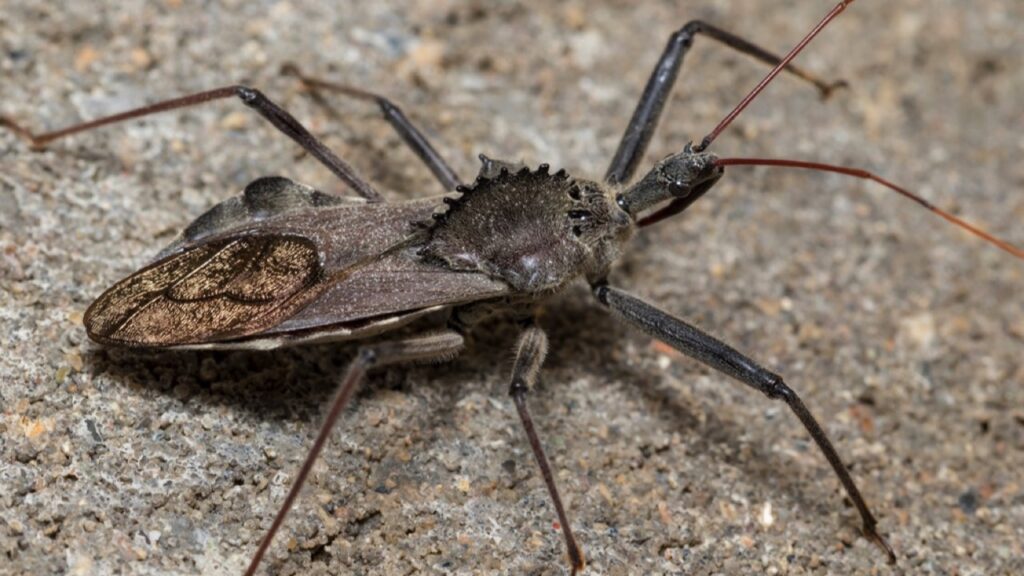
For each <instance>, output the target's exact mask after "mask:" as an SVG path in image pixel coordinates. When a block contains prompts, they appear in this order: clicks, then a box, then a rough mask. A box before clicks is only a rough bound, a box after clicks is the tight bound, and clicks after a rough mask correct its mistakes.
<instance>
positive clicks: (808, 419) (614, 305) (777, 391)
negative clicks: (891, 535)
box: [594, 285, 896, 563]
mask: <svg viewBox="0 0 1024 576" xmlns="http://www.w3.org/2000/svg"><path fill="white" fill-rule="evenodd" d="M594 295H595V296H597V299H598V300H600V301H601V303H602V304H604V305H605V306H608V307H609V308H610V309H611V310H613V311H614V312H615V313H616V314H618V315H619V316H621V317H622V318H624V319H625V320H626V321H628V322H629V323H630V324H632V325H634V326H636V327H637V328H639V329H640V330H643V331H644V332H646V333H648V334H650V335H651V336H654V337H655V338H657V339H659V340H661V341H663V342H665V343H666V344H668V345H670V346H672V347H673V348H675V349H676V350H679V351H680V352H682V353H683V354H686V355H687V356H690V357H691V358H693V359H695V360H698V361H700V362H702V363H704V364H707V365H708V366H710V367H712V368H714V369H715V370H718V371H719V372H722V373H724V374H727V375H729V376H732V377H733V378H735V379H737V380H739V381H740V382H743V383H744V384H746V385H748V386H750V387H752V388H755V389H756V390H759V391H761V392H762V393H764V394H765V395H766V396H768V397H769V398H771V399H773V400H782V401H784V402H785V403H786V404H787V405H788V406H789V408H790V410H792V411H793V413H794V414H796V417H797V418H799V419H800V422H801V423H802V424H803V425H804V428H806V429H807V432H808V433H809V434H810V435H811V438H813V439H814V442H815V443H816V444H817V445H818V448H819V449H821V451H822V453H823V454H824V455H825V458H826V459H827V460H828V463H829V464H830V465H831V466H832V469H833V470H834V471H835V473H836V476H838V477H839V481H840V483H842V485H843V488H844V489H845V490H846V494H847V495H848V496H849V497H850V500H851V501H852V502H853V504H854V506H856V508H857V511H858V512H859V513H860V517H861V520H862V522H863V531H864V535H865V536H867V537H868V538H869V539H871V540H872V541H873V542H875V544H877V545H878V546H879V547H880V548H881V549H882V550H883V551H884V552H885V553H886V555H887V556H888V557H889V562H890V563H894V562H896V554H895V553H894V552H893V550H892V547H890V546H889V544H888V542H886V541H885V539H884V538H883V537H882V536H881V535H880V534H879V533H878V531H877V530H876V529H875V527H876V525H877V521H876V520H875V517H874V515H872V514H871V510H869V509H868V505H867V504H866V503H865V502H864V498H863V497H862V496H861V494H860V490H858V489H857V485H856V484H854V482H853V478H852V477H851V476H850V472H849V470H847V469H846V465H844V464H843V461H842V460H841V459H840V458H839V454H838V453H837V452H836V449H835V448H834V447H833V446H832V442H831V441H830V440H829V439H828V436H826V435H825V431H824V430H823V429H822V428H821V425H820V424H818V421H817V420H816V419H815V418H814V416H812V415H811V412H810V411H809V410H808V409H807V407H806V406H804V403H803V401H801V400H800V397H799V396H798V395H797V393H796V392H794V391H793V389H792V388H790V387H789V386H788V385H786V383H785V382H783V380H782V377H781V376H779V375H777V374H775V373H773V372H770V371H769V370H767V369H765V368H763V367H761V366H760V365H759V364H758V363H757V362H755V361H754V360H752V359H750V358H748V357H747V356H744V355H743V354H741V353H740V352H738V351H736V350H735V349H734V348H732V347H730V346H729V345H727V344H725V343H724V342H722V341H720V340H718V339H716V338H715V337H713V336H711V335H709V334H705V333H704V332H702V331H701V330H699V329H698V328H696V327H694V326H691V325H690V324H687V323H686V322H683V321H682V320H680V319H679V318H676V317H674V316H672V315H670V314H668V313H666V312H664V311H662V310H659V309H658V308H656V307H654V306H652V305H650V304H648V303H647V302H644V301H643V300H640V299H639V298H636V297H634V296H630V295H629V294H627V293H625V292H623V291H621V290H618V289H616V288H612V287H610V286H606V285H597V286H595V287H594Z"/></svg>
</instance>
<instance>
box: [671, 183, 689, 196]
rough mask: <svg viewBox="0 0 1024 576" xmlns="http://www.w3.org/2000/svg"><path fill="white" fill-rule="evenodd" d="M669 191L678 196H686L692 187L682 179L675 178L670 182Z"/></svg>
mask: <svg viewBox="0 0 1024 576" xmlns="http://www.w3.org/2000/svg"><path fill="white" fill-rule="evenodd" d="M668 191H669V193H670V194H672V195H673V196H675V197H676V198H685V197H686V196H689V195H690V187H689V186H687V185H686V183H685V182H683V181H682V180H673V181H671V182H669V183H668Z"/></svg>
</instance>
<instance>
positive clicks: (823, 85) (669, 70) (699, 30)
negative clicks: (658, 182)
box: [604, 20, 844, 184]
mask: <svg viewBox="0 0 1024 576" xmlns="http://www.w3.org/2000/svg"><path fill="white" fill-rule="evenodd" d="M697 34H704V35H705V36H708V37H710V38H712V39H714V40H717V41H718V42H721V43H722V44H725V45H726V46H728V47H730V48H732V49H733V50H737V51H739V52H742V53H743V54H746V55H748V56H751V57H753V58H756V59H758V60H760V61H762V62H764V63H766V64H769V65H772V66H775V65H777V64H778V63H779V62H781V61H782V58H781V57H779V56H776V55H775V54H772V53H771V52H769V51H767V50H765V49H764V48H761V47H760V46H758V45H757V44H754V43H753V42H749V41H747V40H744V39H743V38H741V37H739V36H736V35H735V34H731V33H729V32H726V31H725V30H722V29H720V28H716V27H715V26H712V25H711V24H708V23H707V22H702V21H700V20H693V21H691V22H688V23H686V25H685V26H683V27H682V28H680V29H679V30H676V31H675V32H674V33H673V34H672V36H671V37H669V39H668V45H667V46H665V51H664V52H663V53H662V54H661V58H659V59H658V64H657V65H656V66H655V67H654V70H652V71H651V77H650V78H649V79H648V80H647V86H645V87H644V93H643V95H642V96H640V101H639V102H637V105H636V110H634V111H633V117H632V118H631V119H630V120H629V126H627V127H626V132H625V133H624V134H623V135H622V141H621V142H619V148H618V149H617V150H616V151H615V157H614V158H612V161H611V164H610V165H609V166H608V172H606V173H605V176H604V179H605V182H608V183H610V184H627V183H628V182H629V180H630V179H631V178H632V177H633V173H634V172H635V171H636V167H637V164H639V163H640V159H641V158H642V157H643V155H644V152H645V151H646V150H647V144H648V143H649V142H650V141H651V136H653V135H654V129H655V128H657V127H658V118H659V117H661V111H662V109H663V108H664V107H665V102H666V101H667V100H668V96H669V94H670V93H671V92H672V87H673V86H674V85H675V83H676V76H678V75H679V67H680V66H682V64H683V57H684V56H686V53H687V52H688V51H689V50H690V47H691V46H692V45H693V39H694V38H695V37H696V36H697ZM784 70H785V71H786V72H789V73H790V74H793V75H795V76H797V77H799V78H801V79H803V80H806V81H808V82H810V83H812V84H814V85H815V86H816V87H817V88H818V91H819V92H821V95H822V96H828V95H829V94H830V93H831V92H832V91H833V90H835V89H836V88H838V87H840V86H843V85H844V83H843V82H842V81H840V82H832V83H828V82H825V81H823V80H821V79H820V78H818V77H817V76H815V75H813V74H811V73H810V72H806V71H804V70H803V69H801V68H798V67H796V66H794V65H792V64H788V65H786V67H785V68H784Z"/></svg>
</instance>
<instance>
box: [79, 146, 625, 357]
mask: <svg viewBox="0 0 1024 576" xmlns="http://www.w3.org/2000/svg"><path fill="white" fill-rule="evenodd" d="M482 160H483V162H484V166H483V169H482V170H481V172H480V175H479V176H478V178H477V180H476V182H475V183H474V184H473V185H472V186H468V187H460V188H459V189H458V191H459V192H460V193H461V195H460V196H458V197H440V198H428V199H423V200H413V201H408V202H403V203H393V204H385V203H376V202H366V201H364V200H362V199H345V198H337V197H332V196H328V195H326V194H323V193H321V192H318V191H316V190H314V189H312V188H309V187H307V186H304V185H301V184H297V183H295V182H293V181H291V180H288V179H286V178H280V177H269V178H261V179H259V180H256V181H255V182H253V183H251V184H250V185H249V186H247V187H246V189H245V190H244V192H243V193H242V194H241V195H239V196H237V197H235V198H232V199H229V200H226V201H224V202H221V203H220V204H218V205H216V206H215V207H213V208H212V209H210V210H209V211H208V212H206V213H205V214H203V215H202V216H200V217H199V218H197V219H196V220H195V221H194V222H193V223H192V224H190V225H189V226H188V227H187V228H186V229H185V231H184V232H183V233H182V235H181V236H180V237H179V238H178V239H177V240H175V241H174V242H173V243H171V244H170V245H169V246H168V247H166V248H165V249H164V250H162V251H161V252H160V253H159V254H158V255H157V258H156V260H155V261H154V262H153V263H152V264H150V265H148V266H146V267H145V268H143V269H142V270H140V271H138V272H136V273H135V274H133V275H131V276H129V277H128V278H125V279H124V280H122V281H121V282H118V283H117V284H116V285H114V286H113V287H112V288H110V289H109V290H107V291H106V292H105V293H104V294H103V295H101V296H100V297H99V298H98V299H97V300H96V302H94V303H93V304H92V305H91V306H90V307H89V309H88V311H87V312H86V315H85V325H86V329H87V330H88V333H89V336H90V337H91V338H93V339H94V340H96V341H99V342H101V343H104V344H113V345H122V346H146V347H193V348H194V347H203V348H261V349H266V348H276V347H280V346H285V345H292V344H298V343H306V342H309V341H311V340H315V341H327V340H344V339H351V338H357V337H364V336H367V335H369V334H371V333H380V332H384V331H387V330H389V329H393V328H395V327H398V326H401V325H402V324H405V323H407V322H408V321H411V320H413V319H415V318H418V317H420V316H422V315H423V314H425V313H428V312H433V311H437V310H440V309H443V308H445V307H451V306H457V305H461V304H467V303H478V302H481V301H490V300H494V301H498V300H503V299H504V300H507V298H506V297H508V296H509V295H511V294H515V298H513V300H514V301H515V303H516V305H522V304H528V303H529V302H530V301H532V300H536V299H537V298H540V297H543V296H544V295H546V294H549V293H552V292H554V291H557V290H558V289H560V288H562V287H563V286H565V285H566V284H568V283H569V282H571V281H572V280H574V279H575V278H578V277H579V276H581V275H582V276H587V277H588V278H590V279H596V278H600V277H603V275H605V274H606V273H607V270H608V267H609V266H610V264H611V262H612V261H613V260H614V259H615V257H617V255H618V253H619V251H620V247H621V245H622V243H623V242H624V241H625V240H626V239H628V238H629V236H630V235H631V234H632V231H633V228H634V225H633V220H632V218H630V216H629V214H628V213H626V212H625V211H624V210H623V209H621V208H620V207H619V206H618V205H617V204H616V202H615V199H614V197H613V192H612V191H610V189H608V188H607V187H605V186H602V185H599V184H597V183H595V182H589V181H584V180H576V179H573V178H571V177H570V176H569V175H568V174H567V173H566V172H565V171H559V172H558V173H555V174H549V173H548V168H547V166H546V165H544V166H541V167H540V168H539V169H537V170H534V171H531V170H529V169H527V168H525V167H518V166H517V165H513V164H510V163H505V162H496V161H493V160H490V159H488V158H486V157H484V158H482ZM513 170H514V171H513ZM444 205H447V206H448V207H447V210H441V208H442V207H443V206H444ZM496 303H497V302H496Z"/></svg>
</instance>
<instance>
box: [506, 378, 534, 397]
mask: <svg viewBox="0 0 1024 576" xmlns="http://www.w3.org/2000/svg"><path fill="white" fill-rule="evenodd" d="M529 391H530V387H529V386H528V385H527V384H526V382H525V381H523V379H522V378H513V379H512V383H511V384H509V386H508V395H509V396H512V397H516V396H525V395H526V393H527V392H529Z"/></svg>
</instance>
